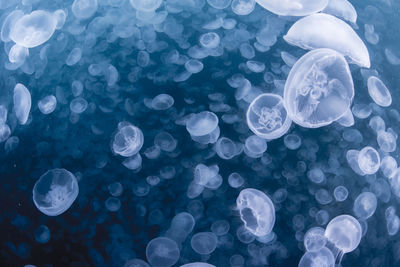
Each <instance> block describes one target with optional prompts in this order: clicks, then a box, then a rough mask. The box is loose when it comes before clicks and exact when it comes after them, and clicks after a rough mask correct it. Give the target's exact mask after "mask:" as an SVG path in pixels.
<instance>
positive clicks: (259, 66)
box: [246, 60, 265, 73]
mask: <svg viewBox="0 0 400 267" xmlns="http://www.w3.org/2000/svg"><path fill="white" fill-rule="evenodd" d="M246 66H247V67H248V68H249V70H250V71H251V72H254V73H260V72H263V71H264V70H265V64H264V63H262V62H260V61H255V60H248V61H247V62H246Z"/></svg>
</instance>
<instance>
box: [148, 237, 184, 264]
mask: <svg viewBox="0 0 400 267" xmlns="http://www.w3.org/2000/svg"><path fill="white" fill-rule="evenodd" d="M179 256H180V251H179V248H178V245H177V244H176V242H175V241H174V240H172V239H169V238H167V237H157V238H154V239H152V240H151V241H150V242H149V243H148V244H147V247H146V258H147V261H148V262H149V263H150V265H151V266H153V267H170V266H173V265H174V264H175V263H176V262H177V261H178V260H179Z"/></svg>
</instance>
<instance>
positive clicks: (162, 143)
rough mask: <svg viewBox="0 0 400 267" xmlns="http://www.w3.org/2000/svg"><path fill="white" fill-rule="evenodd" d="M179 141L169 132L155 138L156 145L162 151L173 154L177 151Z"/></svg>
mask: <svg viewBox="0 0 400 267" xmlns="http://www.w3.org/2000/svg"><path fill="white" fill-rule="evenodd" d="M177 144H178V141H176V139H175V138H174V137H173V136H172V135H171V134H170V133H167V132H160V133H158V134H157V135H156V136H155V137H154V145H156V146H158V147H159V148H160V149H161V150H162V151H165V152H172V151H174V150H175V148H176V146H177Z"/></svg>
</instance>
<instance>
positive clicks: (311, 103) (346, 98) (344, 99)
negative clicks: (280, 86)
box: [283, 48, 354, 128]
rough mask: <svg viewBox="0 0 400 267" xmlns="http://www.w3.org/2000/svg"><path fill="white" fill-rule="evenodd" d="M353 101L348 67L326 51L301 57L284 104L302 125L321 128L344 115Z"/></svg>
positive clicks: (330, 51) (287, 82) (290, 115)
mask: <svg viewBox="0 0 400 267" xmlns="http://www.w3.org/2000/svg"><path fill="white" fill-rule="evenodd" d="M353 98H354V84H353V78H352V76H351V73H350V69H349V65H348V64H347V62H346V60H345V58H344V57H343V55H341V54H340V53H338V52H336V51H334V50H332V49H327V48H321V49H315V50H312V51H310V52H308V53H307V54H305V55H304V56H302V57H301V58H300V59H299V60H298V61H297V62H296V63H295V64H294V66H293V68H292V69H291V70H290V73H289V76H288V78H287V80H286V84H285V89H284V94H283V103H284V106H285V107H286V111H287V113H288V116H289V117H290V118H291V119H292V120H293V121H294V122H295V123H297V124H299V125H300V126H303V127H306V128H318V127H322V126H326V125H329V124H331V123H332V122H334V121H336V120H338V119H340V118H341V117H343V116H345V115H346V114H347V113H348V112H350V111H349V109H350V105H351V103H352V101H353Z"/></svg>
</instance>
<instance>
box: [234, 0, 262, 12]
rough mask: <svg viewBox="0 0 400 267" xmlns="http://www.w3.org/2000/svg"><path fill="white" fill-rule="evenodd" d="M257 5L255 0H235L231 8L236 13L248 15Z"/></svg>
mask: <svg viewBox="0 0 400 267" xmlns="http://www.w3.org/2000/svg"><path fill="white" fill-rule="evenodd" d="M255 5H256V1H255V0H233V1H232V4H231V8H232V11H233V13H235V14H236V15H239V16H246V15H248V14H250V13H251V12H253V10H254V8H255Z"/></svg>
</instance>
